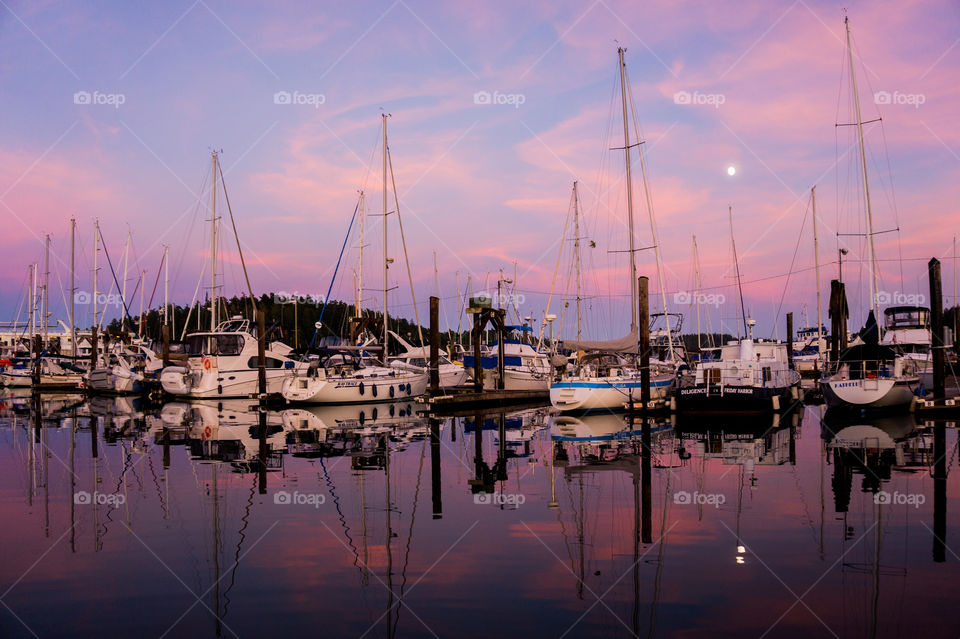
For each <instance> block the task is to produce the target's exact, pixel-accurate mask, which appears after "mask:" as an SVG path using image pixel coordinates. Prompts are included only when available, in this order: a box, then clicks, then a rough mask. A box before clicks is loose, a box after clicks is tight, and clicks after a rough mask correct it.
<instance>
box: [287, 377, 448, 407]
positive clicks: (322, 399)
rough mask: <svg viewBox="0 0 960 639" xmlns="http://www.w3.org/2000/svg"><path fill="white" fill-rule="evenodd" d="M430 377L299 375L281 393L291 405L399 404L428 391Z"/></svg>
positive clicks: (292, 378)
mask: <svg viewBox="0 0 960 639" xmlns="http://www.w3.org/2000/svg"><path fill="white" fill-rule="evenodd" d="M429 382H430V379H429V375H427V374H426V373H410V372H403V371H396V373H395V374H391V375H378V376H376V377H374V376H356V377H332V378H329V379H327V378H325V377H321V376H316V377H310V376H306V375H297V376H295V377H290V378H288V379H287V380H286V381H285V382H284V384H283V388H282V390H281V392H282V394H283V397H284V398H285V399H286V400H287V401H290V402H299V403H305V404H359V403H365V404H366V403H370V402H390V401H399V400H401V399H404V398H413V397H417V396H418V395H423V394H424V393H425V392H426V391H427V385H428V384H429Z"/></svg>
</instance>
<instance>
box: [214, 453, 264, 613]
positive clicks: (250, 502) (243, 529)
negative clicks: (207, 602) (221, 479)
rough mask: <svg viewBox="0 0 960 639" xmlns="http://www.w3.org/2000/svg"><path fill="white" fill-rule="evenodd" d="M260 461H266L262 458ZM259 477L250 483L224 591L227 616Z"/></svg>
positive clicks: (224, 610) (224, 611) (254, 477)
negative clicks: (227, 583) (228, 579)
mask: <svg viewBox="0 0 960 639" xmlns="http://www.w3.org/2000/svg"><path fill="white" fill-rule="evenodd" d="M260 463H261V464H262V463H264V461H263V460H262V459H261V460H260ZM258 479H259V478H258V477H257V475H253V482H251V484H250V495H249V496H248V497H247V506H246V508H245V509H244V511H243V517H241V518H240V521H242V522H243V526H241V527H240V530H238V531H237V534H238V535H239V536H240V539H238V540H237V550H236V553H235V554H234V556H233V570H231V571H230V583H229V585H227V587H226V589H225V590H224V591H223V598H224V602H223V616H224V617H226V616H227V609H228V608H229V607H230V590H232V589H233V586H234V584H235V583H236V581H237V570H239V569H240V559H241V557H240V549H241V548H242V547H243V542H244V540H245V539H246V538H247V534H246V530H247V526H249V525H250V510H251V508H252V506H253V494H254V492H255V491H256V489H257V480H258Z"/></svg>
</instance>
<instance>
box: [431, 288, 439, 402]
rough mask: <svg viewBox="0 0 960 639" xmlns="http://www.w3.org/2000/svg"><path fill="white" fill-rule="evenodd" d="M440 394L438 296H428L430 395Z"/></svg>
mask: <svg viewBox="0 0 960 639" xmlns="http://www.w3.org/2000/svg"><path fill="white" fill-rule="evenodd" d="M439 394H440V298H439V297H436V296H433V295H431V296H430V395H433V396H435V395H439Z"/></svg>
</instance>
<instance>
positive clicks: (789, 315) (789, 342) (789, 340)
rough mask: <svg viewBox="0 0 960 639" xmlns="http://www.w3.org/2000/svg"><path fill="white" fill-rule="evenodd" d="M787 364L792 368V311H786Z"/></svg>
mask: <svg viewBox="0 0 960 639" xmlns="http://www.w3.org/2000/svg"><path fill="white" fill-rule="evenodd" d="M817 330H819V329H817ZM787 366H788V367H789V368H790V370H793V313H787Z"/></svg>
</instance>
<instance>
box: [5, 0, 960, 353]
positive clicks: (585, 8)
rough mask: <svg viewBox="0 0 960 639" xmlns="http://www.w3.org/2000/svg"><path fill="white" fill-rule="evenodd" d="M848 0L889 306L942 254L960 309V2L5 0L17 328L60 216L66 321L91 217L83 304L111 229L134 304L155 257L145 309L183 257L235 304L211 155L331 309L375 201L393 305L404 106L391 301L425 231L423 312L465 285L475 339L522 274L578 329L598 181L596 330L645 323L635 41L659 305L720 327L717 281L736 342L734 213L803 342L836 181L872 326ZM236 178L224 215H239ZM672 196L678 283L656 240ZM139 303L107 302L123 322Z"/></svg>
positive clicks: (191, 283) (855, 303)
mask: <svg viewBox="0 0 960 639" xmlns="http://www.w3.org/2000/svg"><path fill="white" fill-rule="evenodd" d="M844 6H845V7H846V10H847V15H849V18H850V25H851V29H852V33H853V43H854V47H853V49H854V50H853V53H854V56H853V58H854V69H855V72H856V80H857V88H858V91H857V93H858V94H859V96H860V103H861V108H862V115H861V119H862V120H863V121H864V122H867V124H865V125H864V127H863V128H864V137H865V148H866V157H867V164H868V175H869V185H870V193H871V202H872V213H873V219H874V232H875V235H874V239H875V245H876V254H877V259H878V264H879V282H878V285H877V288H878V291H879V292H880V296H879V297H880V301H881V306H883V305H886V304H888V303H897V302H901V303H911V302H914V301H916V302H920V303H923V302H925V300H926V296H927V294H928V288H927V283H926V282H927V280H926V277H927V276H926V263H927V261H928V260H929V259H930V258H931V257H937V258H939V259H941V260H943V270H944V284H943V287H944V294H945V297H946V301H947V302H948V303H953V300H954V296H955V288H956V282H955V278H954V266H955V264H954V260H953V242H954V240H953V238H954V236H955V235H956V234H957V230H958V226H960V224H958V222H957V219H958V218H957V216H956V213H955V208H956V206H957V202H958V199H960V197H958V196H960V183H958V181H957V180H956V179H955V176H956V174H957V171H958V169H960V127H958V126H957V124H958V122H957V118H958V117H960V115H958V114H960V109H958V108H957V106H958V105H960V101H958V97H960V96H958V92H960V82H958V79H960V78H958V76H960V74H958V65H960V6H958V5H957V4H956V3H953V2H947V1H942V2H879V3H877V2H849V3H844V4H843V5H840V4H835V3H830V2H813V1H804V0H798V1H796V2H793V3H790V2H777V3H771V2H759V1H756V2H751V1H748V2H738V3H728V2H666V1H664V2H659V1H656V2H643V3H632V2H616V1H613V0H597V1H595V2H589V1H588V2H530V3H522V4H517V3H504V2H488V3H469V4H464V3H439V2H417V1H413V0H397V1H395V2H371V3H359V4H348V3H337V4H333V3H331V4H329V5H326V6H318V5H315V4H314V3H306V2H304V3H280V2H278V3H252V2H214V1H212V0H209V1H208V0H197V1H195V2H190V1H189V0H188V1H186V2H169V3H121V2H88V3H48V2H15V1H11V0H2V2H0V109H2V112H3V117H2V118H0V216H2V219H3V228H4V234H3V237H4V239H5V242H4V250H3V251H2V253H0V318H2V319H3V320H4V321H6V320H14V319H16V318H17V317H18V315H19V317H20V319H21V320H23V319H24V318H25V317H26V315H25V313H26V311H25V308H24V304H23V300H24V299H25V293H26V289H27V270H28V264H29V263H31V262H36V263H38V264H40V266H39V270H40V271H43V259H44V237H45V235H46V234H50V236H51V246H52V249H51V253H52V256H51V275H50V286H49V290H50V311H51V313H52V316H53V318H55V319H64V320H66V319H67V309H66V307H67V304H66V298H67V297H68V296H69V289H70V285H69V273H70V219H71V218H75V219H76V223H77V240H76V278H77V284H76V286H77V289H78V290H79V291H81V292H86V293H89V292H90V291H92V288H93V286H92V281H91V280H92V269H93V244H94V228H93V227H94V220H95V219H99V223H100V227H101V230H102V233H103V238H104V241H105V248H106V253H104V252H101V254H100V255H99V257H98V261H99V264H98V265H99V267H100V271H99V280H100V285H99V286H98V289H99V290H100V291H101V292H108V291H109V292H111V293H116V292H117V290H116V289H118V288H122V287H123V282H124V280H125V282H126V286H127V299H128V304H129V307H130V308H131V310H132V311H134V312H135V311H136V310H137V309H138V308H139V303H140V300H139V291H140V288H141V287H139V285H138V281H139V280H140V279H141V275H140V274H141V273H144V275H143V276H142V279H143V280H145V282H146V284H145V285H144V286H143V287H142V288H143V290H145V291H146V294H145V298H146V299H145V304H149V302H150V299H151V298H152V299H153V306H158V305H160V304H162V301H163V289H164V279H165V277H164V273H163V272H162V271H161V270H160V268H159V267H160V263H161V259H162V256H163V251H164V246H169V291H170V298H171V300H172V301H175V302H177V303H179V304H188V303H190V302H191V300H193V299H195V296H196V295H199V297H201V298H202V297H203V296H204V295H206V292H205V290H208V289H209V282H208V278H209V266H208V265H207V261H208V255H209V242H210V239H209V238H210V236H209V228H208V227H209V218H210V213H209V206H210V191H209V188H210V171H211V152H212V151H214V150H216V151H218V153H219V158H220V163H221V167H222V170H223V174H224V182H225V184H226V187H227V191H226V192H227V194H228V195H229V205H230V210H232V213H233V218H234V222H235V224H236V227H237V231H238V234H239V238H240V243H241V246H242V248H243V253H244V258H245V260H246V263H247V266H248V270H249V275H250V281H251V285H252V287H253V289H254V292H255V293H256V294H258V295H259V294H262V293H269V292H280V293H286V294H288V295H293V294H298V295H301V296H309V297H310V299H313V300H317V299H322V298H323V297H324V296H326V294H327V291H328V288H330V287H331V284H330V282H331V277H332V275H333V272H334V267H335V266H336V264H337V262H338V255H339V253H340V250H341V246H343V245H344V241H345V236H346V233H347V228H348V226H349V225H350V223H351V216H352V214H353V211H354V209H355V207H356V205H357V200H358V193H359V191H360V190H363V191H364V193H365V202H366V209H367V212H368V215H367V216H366V217H365V218H364V239H363V242H362V245H363V247H364V248H363V252H364V256H363V273H362V282H363V284H362V286H363V289H364V292H363V296H362V297H363V303H364V305H365V306H366V307H368V308H380V307H381V306H382V298H383V293H382V289H383V269H382V264H383V249H382V246H383V237H382V221H383V219H384V218H383V216H382V212H383V193H382V186H381V184H382V179H383V175H382V169H381V162H382V155H381V147H380V139H381V136H382V130H381V114H384V113H387V114H389V116H390V117H389V118H388V138H389V147H390V156H391V159H392V165H393V179H394V180H395V182H396V200H394V195H393V192H392V191H391V193H390V196H389V197H390V201H389V203H388V211H389V212H390V213H391V214H390V215H388V216H387V218H386V219H387V220H388V240H387V241H388V251H387V252H388V255H389V257H390V258H391V259H393V262H392V264H391V266H390V269H389V273H388V286H389V288H390V289H391V291H390V293H389V298H388V299H389V308H390V309H391V313H397V314H400V315H404V316H407V317H412V316H413V310H414V306H413V302H412V296H411V290H410V286H409V282H408V274H407V270H406V267H405V261H404V257H403V256H404V252H403V243H405V244H406V248H407V255H408V257H409V263H410V275H409V279H412V281H413V292H414V293H415V295H416V303H417V308H418V309H419V313H420V316H421V319H422V320H423V321H424V322H425V321H426V317H427V313H426V309H427V297H428V296H429V295H431V294H434V293H435V292H439V296H440V297H441V299H442V313H441V325H442V326H443V327H444V328H446V327H452V328H456V326H457V324H458V316H459V304H458V300H459V299H460V297H459V296H462V295H464V294H465V293H466V292H467V291H469V292H470V293H474V294H475V293H479V292H483V291H486V292H495V290H496V288H497V280H498V279H499V277H500V270H501V269H503V276H502V277H503V278H505V279H508V280H511V281H513V280H515V282H514V283H509V284H505V285H504V287H505V288H506V289H509V290H510V291H511V293H510V295H512V296H513V297H509V298H507V300H508V301H515V302H516V306H517V307H518V308H519V311H520V313H519V314H520V315H522V316H527V315H532V316H533V317H534V318H537V321H536V328H537V330H539V327H540V323H541V322H540V318H541V317H542V314H543V313H544V312H545V310H544V309H545V308H546V305H547V301H548V298H549V293H550V291H551V289H553V290H554V291H555V292H554V295H553V296H552V298H550V300H549V301H550V310H549V312H550V313H553V314H556V315H558V316H560V315H561V314H562V318H558V320H557V321H556V322H555V326H554V330H556V331H558V332H559V333H560V334H563V335H566V336H570V335H572V334H573V333H575V331H576V321H575V319H574V318H573V315H574V311H573V309H574V307H575V304H574V303H573V302H572V301H571V302H570V306H569V307H568V308H567V310H566V311H563V306H564V301H565V300H569V299H570V296H572V295H573V293H572V291H573V290H574V288H575V284H574V282H575V278H574V277H573V276H572V275H571V273H572V272H573V269H572V263H573V259H572V255H573V252H574V251H573V247H574V242H573V241H572V238H573V237H574V232H573V220H572V218H571V215H570V214H569V210H570V201H571V189H572V185H573V182H574V181H575V180H576V181H577V182H578V191H579V195H580V198H579V206H578V221H579V224H580V235H579V237H580V238H581V242H580V245H581V273H582V294H581V296H582V297H583V298H584V302H583V322H582V325H583V331H584V333H585V334H586V336H590V337H596V338H605V337H616V336H620V335H623V334H624V333H625V332H626V331H627V328H628V326H629V274H628V273H629V271H628V267H627V255H628V253H626V252H625V251H626V250H627V248H628V246H629V242H628V234H627V228H628V226H627V207H626V199H627V197H626V192H627V189H626V183H625V180H624V157H623V150H622V147H623V146H624V139H623V122H622V110H621V106H620V93H619V91H620V88H619V75H618V73H619V72H618V63H617V49H618V47H623V48H624V49H625V54H624V57H625V62H626V67H627V74H628V77H629V94H630V100H631V105H632V108H631V109H630V111H631V112H632V113H633V114H634V115H635V123H634V118H633V117H631V118H630V144H631V145H634V146H633V153H632V164H633V172H632V178H633V189H632V191H633V205H634V219H635V224H634V234H635V245H636V246H637V247H638V248H640V249H644V250H640V251H638V252H637V253H636V259H637V270H638V273H639V274H640V275H647V276H649V277H650V287H651V306H653V307H655V310H662V307H663V302H664V299H665V301H666V305H667V307H668V310H669V311H670V312H681V313H683V314H684V324H683V330H684V332H689V331H693V330H696V325H697V320H696V315H697V313H696V305H695V304H693V303H691V302H692V300H695V299H696V293H697V292H698V291H699V293H700V295H701V297H700V301H701V304H700V315H701V319H700V321H701V327H702V328H703V330H707V329H708V328H710V329H713V330H721V329H722V330H727V331H729V332H736V326H737V313H738V310H737V309H738V308H739V307H740V304H739V303H738V300H737V296H736V289H735V288H734V287H733V284H734V282H735V278H734V277H733V273H735V269H734V266H733V260H732V249H731V229H730V226H731V225H730V218H731V216H730V214H729V211H730V210H732V220H733V238H734V239H735V242H736V250H737V256H738V262H739V270H740V274H741V278H740V279H741V283H742V289H743V296H744V304H743V306H744V308H746V310H747V313H748V314H749V315H750V316H752V317H753V318H754V319H756V320H757V322H758V325H757V329H756V330H757V332H758V335H759V336H764V337H766V336H777V337H780V338H783V337H784V328H783V314H784V313H786V312H788V311H791V312H793V313H794V315H795V318H796V319H795V323H796V324H797V325H799V324H813V323H814V322H815V321H816V320H815V318H816V313H817V310H816V306H817V305H816V288H817V278H816V277H815V268H814V267H815V262H816V261H815V259H814V241H813V233H812V219H813V216H812V214H811V203H810V188H811V187H813V186H816V187H817V188H816V195H817V197H816V202H817V224H818V239H819V262H820V266H821V274H820V283H821V286H822V287H823V289H824V290H825V291H827V292H828V291H829V280H830V279H831V278H835V277H837V270H838V248H840V247H843V248H847V249H848V251H849V252H848V254H847V255H846V256H845V257H844V258H843V274H844V280H845V281H846V282H847V284H848V295H849V298H850V306H851V326H852V327H857V326H859V325H861V324H862V322H863V319H864V317H865V314H866V309H867V308H868V306H869V286H868V279H869V278H868V277H867V273H868V268H867V266H866V264H867V262H868V252H867V250H866V244H865V241H864V235H863V234H864V232H865V231H864V229H865V215H864V204H863V189H862V178H861V175H862V171H861V170H860V155H859V150H858V147H857V145H856V136H855V133H856V128H855V127H851V126H839V127H838V126H837V125H838V124H841V125H847V124H849V123H852V122H855V121H856V116H855V114H854V110H853V101H852V96H853V91H852V84H851V75H850V62H849V59H848V58H847V50H846V42H845V32H844V9H843V7H844ZM878 118H882V120H878ZM638 139H639V140H640V141H642V142H643V144H642V145H640V147H637V146H635V145H636V142H637V141H638ZM638 148H640V149H642V153H643V165H644V166H643V169H644V171H643V172H641V171H640V170H639V166H638V165H639V159H640V158H639V155H638V150H637V149H638ZM731 168H732V169H733V170H734V174H733V175H730V171H729V170H730V169H731ZM644 178H645V180H644ZM644 182H646V188H645V186H644ZM217 189H218V194H217V215H218V216H220V215H221V213H224V212H226V209H227V206H226V200H225V198H224V195H223V189H222V186H221V185H218V187H217ZM648 196H649V197H648ZM397 201H398V202H399V210H400V214H401V220H402V222H403V236H402V238H401V234H400V229H399V227H398V225H397V216H396V215H395V214H393V212H395V211H396V209H397V207H396V202H397ZM650 206H652V209H653V216H652V218H653V219H654V220H655V224H656V229H657V231H658V238H657V242H656V244H657V245H658V246H659V249H660V255H661V260H662V264H663V268H662V272H661V273H662V278H660V277H658V270H657V262H656V259H655V252H654V251H653V250H651V249H649V248H648V247H651V246H653V245H654V244H655V242H654V240H653V236H652V233H651V224H650V219H651V215H650V214H649V207H650ZM728 207H731V208H730V209H728ZM221 231H222V232H221V233H220V242H219V245H220V246H221V262H220V264H221V266H220V268H218V271H220V286H221V288H220V289H219V290H220V291H221V292H222V293H225V294H227V295H235V294H240V293H242V292H243V291H244V290H245V284H244V280H243V276H242V272H241V270H240V266H239V258H238V254H237V250H236V239H235V238H234V235H233V233H232V231H231V230H230V218H229V216H225V217H223V218H221ZM358 232H359V222H356V223H355V224H354V225H353V227H352V234H351V237H350V239H349V240H347V242H346V250H345V253H344V257H343V259H342V261H341V267H340V270H339V272H338V274H337V278H336V281H335V283H334V284H333V286H332V288H330V291H331V297H333V298H336V299H343V300H346V301H348V302H351V303H352V302H353V300H354V297H355V293H354V290H355V284H354V281H355V280H354V278H355V277H357V276H359V275H360V272H359V271H360V269H359V268H358V266H359V259H358V258H359V253H360V246H361V241H360V238H359V234H358ZM128 235H129V238H130V247H131V248H130V249H129V251H126V250H125V246H126V245H127V237H128ZM694 235H696V238H697V240H696V242H697V249H698V255H699V269H695V268H694V258H693V236H694ZM561 249H562V250H561ZM125 252H126V254H127V255H128V259H127V260H124V254H125ZM107 254H109V261H110V265H112V266H113V269H114V271H115V272H116V273H117V279H116V283H114V279H113V275H111V271H110V269H109V267H108V266H107V264H106V257H107ZM124 261H126V262H127V263H128V265H127V268H126V277H124V275H123V271H124V269H123V263H124ZM435 265H436V268H435ZM697 271H699V279H700V284H699V286H698V285H697V284H696V282H697V278H696V276H695V273H696V272H697ZM555 272H556V273H557V274H556V276H555V275H554V273H555ZM661 279H662V280H663V285H662V289H663V291H665V296H661V294H660V291H661V284H660V280H661ZM201 281H202V282H203V283H201ZM468 281H469V286H468ZM104 282H106V284H104ZM111 285H113V289H112V290H110V289H111ZM204 287H207V288H206V289H205V288H204ZM458 291H459V293H458ZM824 298H825V299H827V298H828V295H825V296H824ZM83 299H84V298H82V297H81V298H78V301H81V302H82V301H83ZM112 299H115V298H112ZM304 299H306V297H305V298H304ZM824 304H825V302H824ZM76 309H77V310H76V314H77V317H76V319H77V324H78V325H81V326H89V325H90V323H91V322H92V308H91V305H90V304H88V303H87V304H84V303H80V304H78V305H77V307H76ZM117 311H118V306H117V304H116V303H112V304H110V306H109V307H108V317H110V316H115V315H116V314H117ZM823 317H824V320H825V321H826V308H825V307H824V309H823ZM465 323H466V322H465V321H464V324H465Z"/></svg>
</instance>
